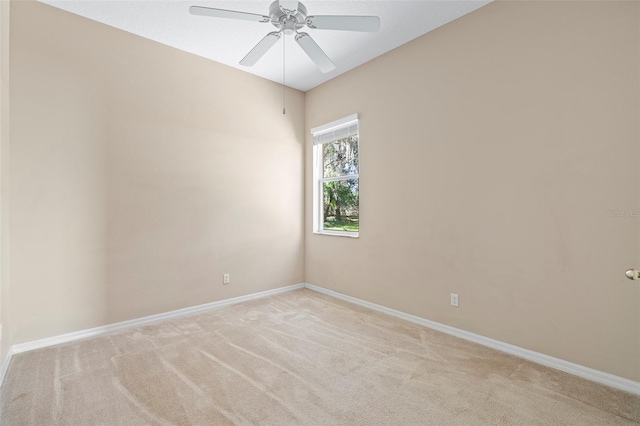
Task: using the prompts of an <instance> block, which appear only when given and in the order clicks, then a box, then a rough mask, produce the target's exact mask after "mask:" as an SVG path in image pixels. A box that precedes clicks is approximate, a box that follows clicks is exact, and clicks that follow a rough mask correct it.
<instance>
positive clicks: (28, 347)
mask: <svg viewBox="0 0 640 426" xmlns="http://www.w3.org/2000/svg"><path fill="white" fill-rule="evenodd" d="M300 288H304V284H294V285H290V286H286V287H279V288H274V289H272V290H266V291H261V292H258V293H252V294H247V295H246V296H239V297H233V298H231V299H224V300H219V301H217V302H211V303H205V304H204V305H197V306H191V307H189V308H183V309H177V310H175V311H169V312H163V313H161V314H155V315H149V316H146V317H142V318H136V319H132V320H128V321H122V322H117V323H113V324H107V325H103V326H100V327H94V328H88V329H86V330H80V331H74V332H73V333H67V334H61V335H59V336H53V337H47V338H45V339H39V340H34V341H31V342H26V343H20V344H17V345H13V346H12V347H11V349H12V351H13V354H19V353H22V352H27V351H32V350H34V349H40V348H46V347H48V346H53V345H59V344H61V343H68V342H73V341H75V340H82V339H86V338H88V337H95V336H99V335H102V334H106V333H111V332H114V331H117V330H122V329H125V328H130V327H139V326H142V325H146V324H149V323H153V322H156V321H161V320H166V319H170V318H176V317H181V316H184V315H190V314H195V313H197V312H202V311H208V310H210V309H215V308H221V307H223V306H229V305H235V304H236V303H242V302H246V301H249V300H254V299H260V298H262V297H267V296H273V295H274V294H279V293H284V292H287V291H291V290H297V289H300ZM0 383H1V382H0Z"/></svg>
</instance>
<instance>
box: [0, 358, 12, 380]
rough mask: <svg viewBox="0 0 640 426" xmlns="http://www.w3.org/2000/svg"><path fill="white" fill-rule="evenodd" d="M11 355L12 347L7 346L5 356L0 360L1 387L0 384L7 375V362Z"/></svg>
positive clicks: (9, 360)
mask: <svg viewBox="0 0 640 426" xmlns="http://www.w3.org/2000/svg"><path fill="white" fill-rule="evenodd" d="M12 356H13V348H9V352H7V356H6V357H5V358H4V359H3V360H2V364H0V388H2V384H3V383H4V378H5V376H6V375H7V370H8V369H9V363H10V362H11V357H12Z"/></svg>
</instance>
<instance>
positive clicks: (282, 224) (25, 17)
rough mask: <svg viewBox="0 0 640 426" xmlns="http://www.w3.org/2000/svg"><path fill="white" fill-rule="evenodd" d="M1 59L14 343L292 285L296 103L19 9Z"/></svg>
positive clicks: (295, 266)
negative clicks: (8, 100) (6, 100)
mask: <svg viewBox="0 0 640 426" xmlns="http://www.w3.org/2000/svg"><path fill="white" fill-rule="evenodd" d="M11 54H12V57H11V75H12V77H13V78H12V80H11V97H12V105H11V122H12V129H11V150H12V157H11V206H10V209H11V212H10V213H11V235H12V247H11V256H12V257H11V262H12V264H11V283H12V302H11V303H12V308H13V309H12V314H13V315H12V318H11V320H12V321H11V325H12V328H13V330H14V335H13V336H14V343H22V342H26V341H30V340H34V339H38V338H43V337H49V336H54V335H58V334H62V333H66V332H71V331H76V330H81V329H86V328H89V327H94V326H99V325H103V324H107V323H112V322H116V321H122V320H127V319H132V318H137V317H141V316H145V315H150V314H155V313H160V312H165V311H169V310H172V309H178V308H183V307H188V306H193V305H198V304H202V303H207V302H211V301H215V300H219V299H225V298H229V297H234V296H238V295H244V294H248V293H253V292H258V291H262V290H268V289H272V288H276V287H281V286H284V285H289V284H295V283H299V282H302V281H303V279H304V270H303V235H302V233H303V191H304V188H303V156H304V155H303V141H304V135H303V131H304V127H303V126H304V112H303V111H304V95H303V94H302V93H301V92H297V91H293V90H291V91H289V96H288V108H287V115H285V116H283V115H282V105H281V100H282V96H281V90H282V89H281V87H280V86H279V85H277V84H275V83H272V82H268V81H266V80H263V79H260V78H258V77H255V76H252V75H249V74H247V73H244V72H242V71H238V70H235V69H232V68H230V67H226V66H223V65H220V64H217V63H214V62H212V61H209V60H206V59H203V58H199V57H196V56H194V55H190V54H187V53H184V52H181V51H178V50H175V49H172V48H169V47H167V46H164V45H160V44H158V43H155V42H152V41H149V40H146V39H143V38H140V37H137V36H134V35H131V34H128V33H125V32H123V31H119V30H116V29H114V28H110V27H107V26H104V25H101V24H97V23H95V22H93V21H89V20H87V19H84V18H81V17H78V16H75V15H72V14H69V13H67V12H63V11H61V10H58V9H54V8H52V7H49V6H47V5H43V4H38V3H31V2H28V3H23V2H19V3H14V4H12V13H11ZM223 273H230V274H231V281H232V282H231V284H230V285H227V286H223V285H222V274H223Z"/></svg>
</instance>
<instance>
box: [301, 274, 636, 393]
mask: <svg viewBox="0 0 640 426" xmlns="http://www.w3.org/2000/svg"><path fill="white" fill-rule="evenodd" d="M304 286H305V288H308V289H309V290H313V291H317V292H318V293H323V294H326V295H328V296H332V297H335V298H336V299H341V300H344V301H347V302H351V303H353V304H355V305H360V306H364V307H366V308H369V309H373V310H374V311H378V312H383V313H385V314H388V315H392V316H394V317H398V318H401V319H403V320H406V321H409V322H412V323H415V324H418V325H422V326H424V327H427V328H430V329H433V330H436V331H440V332H442V333H445V334H449V335H451V336H455V337H459V338H461V339H464V340H468V341H470V342H474V343H478V344H480V345H483V346H487V347H489V348H493V349H497V350H499V351H501V352H505V353H508V354H511V355H515V356H517V357H520V358H524V359H526V360H529V361H532V362H535V363H537V364H541V365H544V366H547V367H551V368H555V369H556V370H560V371H564V372H565V373H569V374H573V375H574V376H578V377H582V378H584V379H587V380H591V381H593V382H597V383H601V384H603V385H606V386H610V387H612V388H615V389H620V390H623V391H626V392H629V393H632V394H635V395H640V382H636V381H633V380H629V379H625V378H624V377H619V376H615V375H613V374H609V373H605V372H603V371H599V370H595V369H593V368H589V367H585V366H583V365H580V364H575V363H573V362H569V361H565V360H563V359H560V358H555V357H552V356H549V355H545V354H543V353H540V352H535V351H532V350H529V349H525V348H521V347H519V346H515V345H512V344H509V343H505V342H501V341H499V340H495V339H491V338H489V337H485V336H481V335H479V334H475V333H471V332H469V331H465V330H461V329H459V328H455V327H451V326H448V325H445V324H441V323H438V322H435V321H431V320H428V319H425V318H421V317H418V316H415V315H411V314H407V313H404V312H401V311H397V310H395V309H391V308H387V307H386V306H382V305H377V304H375V303H371V302H367V301H365V300H362V299H358V298H356V297H352V296H347V295H346V294H342V293H338V292H337V291H333V290H329V289H326V288H324V287H319V286H317V285H313V284H309V283H306V284H305V285H304Z"/></svg>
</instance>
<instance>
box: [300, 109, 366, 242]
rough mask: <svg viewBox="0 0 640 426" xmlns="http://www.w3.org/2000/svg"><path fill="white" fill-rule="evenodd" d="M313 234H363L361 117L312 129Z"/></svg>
mask: <svg viewBox="0 0 640 426" xmlns="http://www.w3.org/2000/svg"><path fill="white" fill-rule="evenodd" d="M311 133H312V134H313V232H315V233H319V234H329V235H343V236H349V237H357V236H358V233H359V231H360V161H359V157H358V115H357V114H354V115H351V116H349V117H345V118H343V119H340V120H337V121H334V122H331V123H328V124H325V125H324V126H319V127H315V128H313V129H311Z"/></svg>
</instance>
